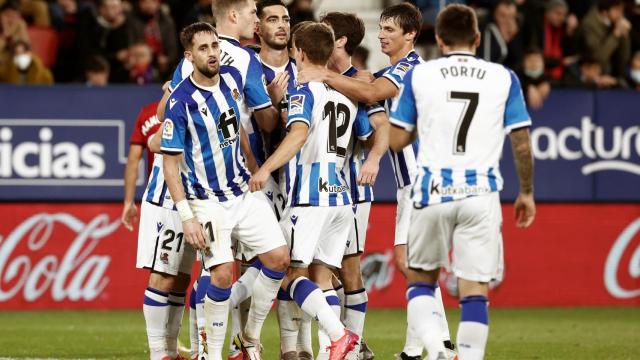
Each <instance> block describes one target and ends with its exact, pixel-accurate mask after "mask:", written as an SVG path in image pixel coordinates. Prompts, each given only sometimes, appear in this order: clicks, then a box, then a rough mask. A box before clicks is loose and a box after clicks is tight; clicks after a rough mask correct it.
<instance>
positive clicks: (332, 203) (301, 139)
mask: <svg viewBox="0 0 640 360" xmlns="http://www.w3.org/2000/svg"><path fill="white" fill-rule="evenodd" d="M333 44H334V37H333V32H332V31H331V28H329V27H328V26H327V25H325V24H319V23H309V24H306V25H304V26H301V27H300V28H298V29H297V30H296V32H295V33H294V34H293V49H294V54H295V59H296V64H297V65H298V67H299V68H300V69H304V68H320V67H326V66H327V61H328V60H329V57H330V56H331V52H332V51H333ZM287 129H288V130H289V132H288V133H287V135H286V136H285V138H284V140H283V141H282V143H281V144H280V145H279V146H278V148H277V149H276V151H275V152H274V153H273V155H271V156H270V157H269V158H268V159H267V161H266V162H265V163H264V165H263V166H262V167H261V168H260V170H259V171H258V172H257V173H255V174H254V176H253V177H252V178H251V180H250V185H251V190H252V191H257V190H260V189H262V187H263V186H264V184H265V183H266V182H267V181H268V179H269V176H271V175H270V174H271V172H272V171H274V170H276V169H279V168H280V167H282V166H283V165H285V164H286V163H287V162H288V161H289V160H291V159H292V158H294V157H296V156H297V159H298V160H297V169H296V172H295V177H294V181H293V186H292V187H291V193H290V194H289V196H288V200H289V203H290V205H291V208H290V209H289V212H288V213H287V217H286V218H283V220H282V221H281V227H282V228H283V231H284V232H285V234H286V236H287V238H288V243H289V244H290V247H291V258H292V266H291V267H290V268H289V270H288V272H287V277H286V279H285V281H284V282H283V284H282V288H283V289H286V290H287V292H288V293H289V295H290V297H291V298H292V299H294V301H295V302H296V303H297V304H298V305H299V306H300V308H301V309H302V310H303V311H304V312H305V313H307V314H309V315H310V316H311V317H313V318H316V319H318V321H319V323H320V326H322V327H323V329H324V330H325V331H326V332H327V334H328V335H329V338H330V340H331V346H330V350H329V359H331V360H334V359H340V360H341V359H344V358H345V356H346V355H347V353H348V352H349V351H351V350H352V349H353V347H354V346H355V344H356V343H357V341H358V335H356V334H355V333H353V332H352V331H350V330H348V329H345V327H344V325H343V324H342V323H341V322H340V318H339V315H338V314H336V313H335V312H334V310H333V309H332V307H331V306H330V305H329V304H338V301H339V300H338V298H337V296H332V297H329V298H325V296H324V295H323V293H322V291H321V289H325V290H329V289H331V290H332V289H333V286H332V283H331V278H332V275H333V273H332V270H331V269H332V268H340V264H341V261H342V256H343V255H344V251H345V248H346V242H347V238H348V236H349V231H350V229H351V226H352V219H353V213H352V211H351V206H350V204H351V198H350V193H349V188H348V185H347V183H346V179H345V178H344V173H343V172H342V169H343V168H344V165H345V161H346V156H347V152H348V149H347V147H348V145H349V142H350V139H351V135H352V131H355V132H356V134H357V135H358V136H360V137H363V138H365V137H367V136H368V135H369V134H370V133H371V127H370V124H369V120H368V118H367V116H366V111H364V109H359V108H358V104H357V103H356V102H354V101H352V100H350V99H348V98H347V97H345V96H344V95H342V94H340V93H339V92H337V91H335V90H333V89H331V88H330V87H328V86H326V85H325V84H322V83H316V82H312V83H309V84H307V85H303V86H300V87H298V88H297V89H296V91H295V92H293V93H291V94H290V97H289V111H288V121H287ZM354 129H355V130H354ZM296 233H298V234H302V235H303V236H302V237H300V235H298V236H297V237H296ZM312 262H313V265H312ZM309 266H311V267H312V270H313V271H312V272H313V273H314V274H315V276H314V278H315V281H316V283H317V284H318V285H316V284H315V283H313V282H311V281H310V280H309V279H308V276H309V271H308V267H309ZM338 310H339V307H338Z"/></svg>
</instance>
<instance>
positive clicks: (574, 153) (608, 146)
mask: <svg viewBox="0 0 640 360" xmlns="http://www.w3.org/2000/svg"><path fill="white" fill-rule="evenodd" d="M570 139H571V140H570ZM531 142H532V145H533V154H534V156H535V158H536V159H537V160H558V159H562V160H569V161H580V160H583V159H588V160H589V162H588V163H587V164H585V165H584V166H583V167H582V174H583V175H589V174H592V173H596V172H601V171H612V170H615V171H623V172H627V173H631V174H635V175H640V164H639V163H637V159H638V158H640V125H634V126H631V127H628V128H623V127H622V126H614V127H613V128H606V127H603V126H598V125H596V124H594V123H593V121H592V120H591V118H590V117H588V116H585V117H583V118H582V120H581V122H580V127H574V126H569V127H565V128H563V129H560V130H559V131H557V130H555V129H553V128H551V127H547V126H538V127H534V128H533V130H532V131H531ZM569 143H573V144H572V145H570V144H569ZM633 158H636V161H635V162H634V160H633Z"/></svg>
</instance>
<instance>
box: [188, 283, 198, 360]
mask: <svg viewBox="0 0 640 360" xmlns="http://www.w3.org/2000/svg"><path fill="white" fill-rule="evenodd" d="M197 288H198V280H196V281H195V282H194V283H193V288H192V289H191V294H190V295H189V340H191V358H192V359H193V358H198V339H199V335H198V317H197V316H196V289H197Z"/></svg>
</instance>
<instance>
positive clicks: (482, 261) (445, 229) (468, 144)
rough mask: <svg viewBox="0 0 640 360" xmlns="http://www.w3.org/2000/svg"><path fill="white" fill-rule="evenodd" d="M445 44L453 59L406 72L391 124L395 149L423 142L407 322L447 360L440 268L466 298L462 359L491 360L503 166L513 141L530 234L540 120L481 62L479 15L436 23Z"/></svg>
mask: <svg viewBox="0 0 640 360" xmlns="http://www.w3.org/2000/svg"><path fill="white" fill-rule="evenodd" d="M436 41H437V43H438V46H439V48H440V50H442V53H443V54H444V57H442V58H440V59H437V60H433V61H429V62H427V63H424V64H419V65H416V66H415V67H414V68H412V69H410V70H409V71H408V72H407V74H406V75H405V78H404V83H403V90H402V92H401V94H400V96H399V97H398V98H397V99H395V100H394V102H393V106H392V111H391V114H390V117H391V122H392V124H393V125H395V126H397V127H394V128H393V129H392V130H391V136H390V139H391V140H390V145H391V147H392V148H393V149H395V150H399V149H402V148H403V147H404V146H406V145H407V144H410V143H411V142H413V141H414V138H415V137H418V139H419V142H420V147H419V151H418V159H417V161H418V166H419V167H418V178H417V179H416V181H415V182H414V184H413V195H412V201H413V203H414V207H413V209H412V210H411V225H410V229H409V242H408V244H407V262H408V267H409V273H408V281H409V286H408V290H407V300H408V306H407V307H408V309H407V317H408V321H409V326H410V327H412V328H413V329H414V330H415V331H416V334H420V337H421V339H422V341H423V343H424V345H425V346H426V347H427V350H428V353H429V359H442V358H444V356H445V354H446V352H445V347H444V346H443V344H442V342H441V341H438V335H439V334H440V332H441V329H440V319H441V318H442V317H443V316H444V314H443V313H442V311H441V309H440V306H439V304H438V303H437V301H436V299H435V297H434V296H435V289H436V284H437V281H438V275H439V272H440V268H441V267H447V268H450V269H451V270H452V271H453V273H454V274H455V275H456V277H457V278H458V287H459V292H460V307H461V322H460V326H459V327H458V335H457V343H458V352H459V357H460V359H461V360H467V359H471V360H474V359H482V358H483V356H484V350H485V345H486V342H487V337H488V333H489V327H488V325H489V322H488V309H487V305H488V299H487V296H488V291H489V286H488V283H489V281H491V280H492V279H496V278H499V277H500V276H501V274H500V269H501V268H502V236H501V235H500V232H501V229H500V228H501V224H502V213H501V209H500V198H499V191H500V190H501V189H502V183H503V180H502V177H501V176H500V171H499V169H498V165H499V163H498V162H499V160H500V155H501V152H502V145H503V142H504V134H505V133H508V134H509V136H510V138H511V143H512V146H513V147H512V149H513V153H514V159H515V165H516V169H517V173H518V178H519V180H520V194H519V195H518V198H517V199H516V202H515V215H516V224H517V226H518V227H527V226H529V225H530V224H531V223H532V222H533V219H534V216H535V203H534V199H533V158H532V155H531V144H530V138H529V127H530V126H531V120H530V118H529V114H528V113H527V110H526V106H525V102H524V98H523V96H522V91H521V88H520V81H519V80H518V78H517V76H516V75H515V74H514V73H513V71H511V70H509V69H507V68H505V67H504V66H502V65H499V64H494V63H490V62H487V61H483V60H480V59H477V58H476V57H475V51H476V48H477V47H478V45H479V43H480V33H479V31H478V24H477V20H476V17H475V13H474V11H473V10H472V9H471V8H470V7H467V6H464V5H449V6H448V7H446V8H445V9H444V10H443V11H442V12H441V13H440V14H439V15H438V18H437V20H436ZM425 84H428V86H425ZM449 251H451V252H452V257H451V258H452V262H451V263H450V261H449Z"/></svg>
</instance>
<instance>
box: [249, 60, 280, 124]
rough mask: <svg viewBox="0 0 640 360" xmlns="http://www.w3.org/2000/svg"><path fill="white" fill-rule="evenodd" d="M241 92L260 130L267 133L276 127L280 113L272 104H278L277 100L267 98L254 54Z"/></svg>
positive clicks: (263, 79) (260, 66)
mask: <svg viewBox="0 0 640 360" xmlns="http://www.w3.org/2000/svg"><path fill="white" fill-rule="evenodd" d="M243 92H244V95H245V99H246V101H247V105H249V108H250V109H251V110H252V111H253V115H254V118H255V119H256V122H257V123H258V127H259V128H260V130H262V131H264V132H267V133H270V132H272V131H273V130H274V129H275V128H276V126H278V119H279V118H280V116H279V115H280V113H279V112H278V110H277V109H276V108H275V107H274V106H273V105H272V104H278V102H279V100H278V101H276V102H273V100H272V98H271V97H270V96H269V92H268V91H267V84H266V78H265V76H264V73H263V71H262V64H261V63H260V60H259V58H258V56H257V55H255V54H252V56H251V57H250V59H249V66H248V68H247V76H246V83H245V84H244V89H243ZM274 96H277V94H274Z"/></svg>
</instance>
